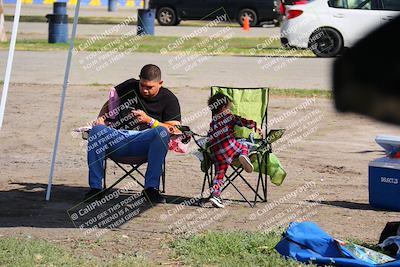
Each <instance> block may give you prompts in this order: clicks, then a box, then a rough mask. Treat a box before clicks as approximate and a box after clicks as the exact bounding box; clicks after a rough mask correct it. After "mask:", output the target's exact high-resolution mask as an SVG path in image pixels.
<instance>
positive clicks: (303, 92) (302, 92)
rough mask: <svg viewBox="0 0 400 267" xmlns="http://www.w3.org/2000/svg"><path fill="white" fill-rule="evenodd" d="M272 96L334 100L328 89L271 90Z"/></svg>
mask: <svg viewBox="0 0 400 267" xmlns="http://www.w3.org/2000/svg"><path fill="white" fill-rule="evenodd" d="M201 90H206V91H209V90H210V87H203V88H201ZM269 93H270V96H282V97H301V98H306V97H319V98H332V91H330V90H328V89H302V88H270V91H269Z"/></svg>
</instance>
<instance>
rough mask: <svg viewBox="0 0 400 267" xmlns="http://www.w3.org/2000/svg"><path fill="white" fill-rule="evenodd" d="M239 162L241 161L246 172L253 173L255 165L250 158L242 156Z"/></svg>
mask: <svg viewBox="0 0 400 267" xmlns="http://www.w3.org/2000/svg"><path fill="white" fill-rule="evenodd" d="M239 161H240V163H241V164H242V166H243V169H244V170H245V171H246V172H248V173H251V172H253V170H254V166H253V164H251V161H250V159H249V157H248V156H245V155H240V156H239Z"/></svg>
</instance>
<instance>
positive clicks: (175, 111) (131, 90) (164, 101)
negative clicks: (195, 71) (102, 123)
mask: <svg viewBox="0 0 400 267" xmlns="http://www.w3.org/2000/svg"><path fill="white" fill-rule="evenodd" d="M115 89H116V91H117V94H118V96H119V98H120V105H119V107H118V108H117V109H118V116H117V121H116V122H115V123H114V127H115V128H117V129H127V130H138V131H141V130H144V129H147V128H149V127H148V125H147V124H146V123H138V122H137V120H136V118H135V116H133V114H132V112H131V110H132V108H133V109H141V110H143V111H144V112H146V114H147V115H149V116H150V117H152V118H154V119H156V120H158V121H160V122H166V121H180V120H181V109H180V106H179V102H178V98H177V97H176V96H175V95H174V94H173V93H172V92H171V91H170V90H168V89H167V88H164V87H161V88H160V91H159V93H158V94H157V95H156V96H155V97H152V98H149V99H146V98H144V97H143V96H142V95H141V94H140V89H139V80H136V79H129V80H127V81H125V82H123V83H121V84H119V85H117V86H116V87H115Z"/></svg>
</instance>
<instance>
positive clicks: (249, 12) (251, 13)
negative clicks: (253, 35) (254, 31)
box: [238, 8, 258, 27]
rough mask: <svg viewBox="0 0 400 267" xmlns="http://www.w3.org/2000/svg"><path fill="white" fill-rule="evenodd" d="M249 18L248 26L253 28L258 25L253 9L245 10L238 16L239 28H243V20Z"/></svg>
mask: <svg viewBox="0 0 400 267" xmlns="http://www.w3.org/2000/svg"><path fill="white" fill-rule="evenodd" d="M246 16H247V17H249V22H250V26H251V27H254V26H256V25H257V23H258V18H257V13H256V12H255V11H254V10H253V9H249V8H245V9H242V10H240V12H239V15H238V21H239V24H240V26H243V22H244V18H245V17H246Z"/></svg>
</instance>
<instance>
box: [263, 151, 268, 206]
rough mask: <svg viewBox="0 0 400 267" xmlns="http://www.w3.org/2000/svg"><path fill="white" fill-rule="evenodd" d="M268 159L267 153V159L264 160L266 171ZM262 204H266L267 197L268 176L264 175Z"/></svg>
mask: <svg viewBox="0 0 400 267" xmlns="http://www.w3.org/2000/svg"><path fill="white" fill-rule="evenodd" d="M268 157H269V153H268V154H267V158H266V166H265V168H266V170H268ZM264 181H265V183H264V202H267V195H268V190H267V188H268V174H266V173H265V174H264Z"/></svg>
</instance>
